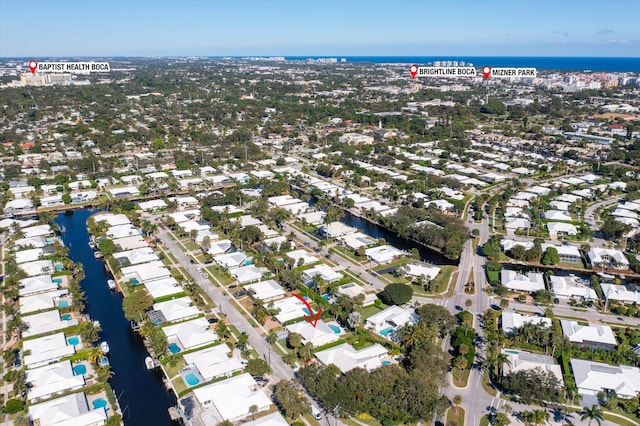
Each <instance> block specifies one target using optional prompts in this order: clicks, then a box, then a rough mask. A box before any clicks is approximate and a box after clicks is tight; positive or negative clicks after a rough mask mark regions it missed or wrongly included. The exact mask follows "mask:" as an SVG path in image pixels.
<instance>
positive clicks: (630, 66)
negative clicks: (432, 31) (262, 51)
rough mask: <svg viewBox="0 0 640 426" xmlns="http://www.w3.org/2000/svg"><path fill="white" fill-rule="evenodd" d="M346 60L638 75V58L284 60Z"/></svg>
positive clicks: (402, 57)
mask: <svg viewBox="0 0 640 426" xmlns="http://www.w3.org/2000/svg"><path fill="white" fill-rule="evenodd" d="M318 58H338V60H340V59H341V58H346V60H347V62H371V63H380V64H390V63H401V64H415V65H418V66H425V65H427V64H428V63H433V62H434V61H458V62H460V61H464V62H465V63H471V64H473V65H474V66H475V67H482V66H485V65H488V66H490V67H515V68H526V67H533V68H537V69H540V70H557V71H609V72H636V73H637V72H640V58H589V57H542V56H285V59H288V60H306V59H318Z"/></svg>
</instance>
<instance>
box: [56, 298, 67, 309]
mask: <svg viewBox="0 0 640 426" xmlns="http://www.w3.org/2000/svg"><path fill="white" fill-rule="evenodd" d="M58 307H59V308H68V307H69V301H68V300H61V301H60V303H58Z"/></svg>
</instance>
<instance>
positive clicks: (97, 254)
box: [93, 251, 102, 259]
mask: <svg viewBox="0 0 640 426" xmlns="http://www.w3.org/2000/svg"><path fill="white" fill-rule="evenodd" d="M93 257H95V258H96V259H100V258H101V257H102V253H100V252H99V251H94V252H93Z"/></svg>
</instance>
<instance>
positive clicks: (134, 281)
mask: <svg viewBox="0 0 640 426" xmlns="http://www.w3.org/2000/svg"><path fill="white" fill-rule="evenodd" d="M129 281H131V284H133V285H138V284H140V281H138V279H137V278H131V279H130V280H129Z"/></svg>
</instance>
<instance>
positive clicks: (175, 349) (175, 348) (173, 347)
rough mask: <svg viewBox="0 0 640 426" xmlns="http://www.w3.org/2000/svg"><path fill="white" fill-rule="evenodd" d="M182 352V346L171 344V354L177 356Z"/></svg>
mask: <svg viewBox="0 0 640 426" xmlns="http://www.w3.org/2000/svg"><path fill="white" fill-rule="evenodd" d="M181 350H182V349H180V346H178V345H177V344H175V343H171V344H169V352H171V353H172V354H177V353H178V352H180V351H181Z"/></svg>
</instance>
